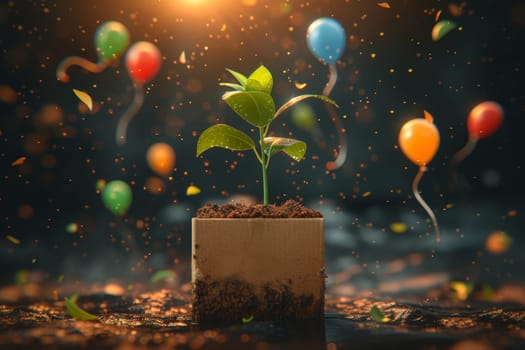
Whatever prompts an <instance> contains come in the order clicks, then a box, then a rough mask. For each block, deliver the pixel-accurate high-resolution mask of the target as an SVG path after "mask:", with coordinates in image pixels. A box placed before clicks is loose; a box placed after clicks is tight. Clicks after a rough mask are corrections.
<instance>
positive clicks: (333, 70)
mask: <svg viewBox="0 0 525 350" xmlns="http://www.w3.org/2000/svg"><path fill="white" fill-rule="evenodd" d="M328 70H329V76H328V82H327V83H326V85H325V87H324V89H323V95H325V96H329V95H330V93H331V92H332V90H333V89H334V86H335V83H336V82H337V67H336V66H335V63H330V64H329V65H328Z"/></svg>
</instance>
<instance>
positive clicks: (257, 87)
mask: <svg viewBox="0 0 525 350" xmlns="http://www.w3.org/2000/svg"><path fill="white" fill-rule="evenodd" d="M272 88H273V76H272V73H270V71H269V70H268V68H266V67H265V66H262V65H261V66H259V68H257V69H256V70H254V71H253V73H252V74H250V76H249V77H248V81H247V82H246V91H261V92H266V93H268V94H269V93H270V92H271V91H272Z"/></svg>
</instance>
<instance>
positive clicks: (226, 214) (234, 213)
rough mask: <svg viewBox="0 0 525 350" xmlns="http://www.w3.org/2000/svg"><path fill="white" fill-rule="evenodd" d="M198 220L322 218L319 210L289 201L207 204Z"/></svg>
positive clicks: (198, 212) (200, 210)
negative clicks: (267, 203)
mask: <svg viewBox="0 0 525 350" xmlns="http://www.w3.org/2000/svg"><path fill="white" fill-rule="evenodd" d="M195 216H196V217H198V218H210V219H211V218H229V219H234V218H277V219H279V218H282V219H287V218H322V217H323V215H322V214H321V213H320V212H318V211H317V210H313V209H309V208H306V207H304V206H303V205H302V204H301V203H299V202H296V201H294V200H287V201H286V202H284V203H283V204H282V205H275V204H269V205H267V206H264V205H262V204H253V205H245V204H243V203H228V204H224V205H216V204H206V205H204V206H203V207H201V208H199V209H198V210H197V213H195Z"/></svg>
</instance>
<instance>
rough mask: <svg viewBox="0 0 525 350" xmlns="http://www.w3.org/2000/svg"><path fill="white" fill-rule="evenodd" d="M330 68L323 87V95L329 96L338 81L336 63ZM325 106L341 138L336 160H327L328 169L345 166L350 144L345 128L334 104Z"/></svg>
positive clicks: (331, 64)
mask: <svg viewBox="0 0 525 350" xmlns="http://www.w3.org/2000/svg"><path fill="white" fill-rule="evenodd" d="M328 68H329V73H330V75H329V77H328V82H327V83H326V86H325V87H324V89H323V95H324V96H327V97H328V96H329V95H330V93H331V92H332V90H333V88H334V86H335V83H336V81H337V67H336V65H335V63H330V64H329V65H328ZM325 106H326V110H327V112H328V114H329V115H330V119H331V120H332V123H334V125H335V128H336V130H337V136H338V138H339V143H340V148H339V151H338V152H337V156H336V158H335V160H334V161H329V162H326V169H328V170H337V169H339V168H340V167H341V166H343V164H344V162H345V160H346V155H347V153H348V146H347V143H346V137H345V128H344V126H343V124H342V123H341V120H340V119H339V117H338V116H337V112H336V111H335V108H334V106H332V105H331V104H329V103H327V104H325Z"/></svg>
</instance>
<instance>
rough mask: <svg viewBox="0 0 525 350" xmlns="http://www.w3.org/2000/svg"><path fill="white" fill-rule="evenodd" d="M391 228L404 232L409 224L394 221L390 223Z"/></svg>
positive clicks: (394, 230)
mask: <svg viewBox="0 0 525 350" xmlns="http://www.w3.org/2000/svg"><path fill="white" fill-rule="evenodd" d="M390 230H391V231H392V232H395V233H404V232H406V230H407V225H406V224H405V223H402V222H393V223H391V224H390Z"/></svg>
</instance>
